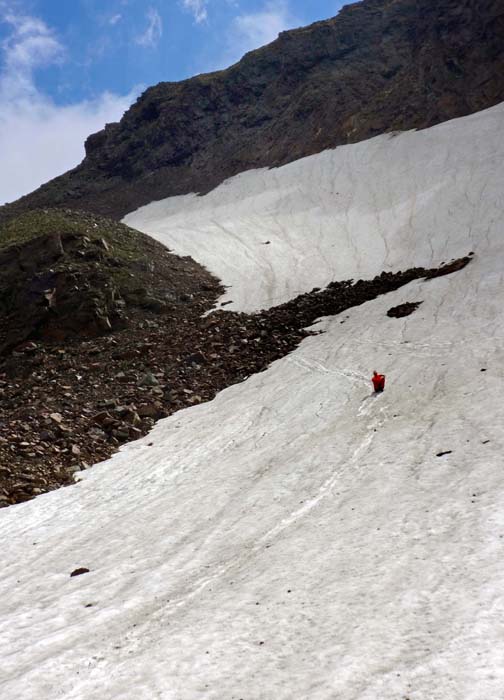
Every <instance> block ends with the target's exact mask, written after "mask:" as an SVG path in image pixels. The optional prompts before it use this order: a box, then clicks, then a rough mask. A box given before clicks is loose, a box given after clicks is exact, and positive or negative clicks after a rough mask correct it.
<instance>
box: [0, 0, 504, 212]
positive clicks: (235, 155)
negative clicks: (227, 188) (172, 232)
mask: <svg viewBox="0 0 504 700" xmlns="http://www.w3.org/2000/svg"><path fill="white" fill-rule="evenodd" d="M502 100H504V5H503V3H502V1H501V0H436V2H433V1H432V0H364V1H363V2H360V3H356V4H353V5H349V6H347V7H345V8H343V10H342V11H341V12H340V14H339V15H338V16H337V17H335V18H334V19H330V20H327V21H323V22H317V23H316V24H313V25H311V26H309V27H306V28H302V29H297V30H294V31H289V32H284V33H282V34H280V36H279V38H278V39H277V40H276V41H274V42H273V43H272V44H270V45H268V46H266V47H264V48H262V49H259V50H257V51H253V52H251V53H249V54H247V55H246V56H245V57H244V58H243V59H242V60H241V61H240V62H239V63H237V64H236V65H234V66H232V67H231V68H229V69H227V70H225V71H221V72H218V73H212V74H208V75H200V76H197V77H195V78H192V79H190V80H186V81H183V82H180V83H160V84H159V85H156V86H155V87H152V88H150V89H149V90H147V91H146V92H145V93H144V94H143V95H142V96H141V97H140V99H139V100H138V101H137V103H136V104H135V105H133V106H132V107H131V109H129V110H128V112H127V113H126V114H125V115H124V117H123V119H122V120H121V122H120V123H118V124H109V125H108V126H107V127H106V128H105V129H104V130H103V131H101V132H99V133H98V134H94V135H93V136H90V137H89V138H88V140H87V142H86V158H85V160H84V161H83V163H82V164H81V165H80V166H79V167H77V168H75V169H74V170H72V171H70V172H69V173H67V174H66V175H63V176H62V177H59V178H56V179H55V180H53V181H52V182H50V183H49V184H47V185H45V186H44V187H42V188H40V189H39V190H37V191H36V192H34V193H33V194H31V195H28V196H27V197H24V198H23V199H21V200H20V201H19V202H18V203H16V204H15V205H9V206H7V207H4V208H3V209H2V210H0V218H1V217H4V218H5V217H9V216H12V214H13V213H14V212H16V211H20V210H23V209H26V208H33V207H36V206H46V205H58V206H59V205H72V206H74V207H75V206H77V207H78V208H80V209H86V210H89V211H93V212H98V213H104V214H107V215H111V216H113V217H120V216H122V215H124V214H125V213H126V212H128V211H132V210H134V209H135V208H137V207H138V206H140V205H142V204H145V203H147V202H150V201H152V200H154V199H161V198H163V197H167V196H169V195H176V194H182V193H187V192H193V191H195V192H205V191H208V190H209V189H211V188H213V187H215V186H216V185H218V184H219V183H220V182H222V181H223V180H224V179H225V178H227V177H230V176H232V175H234V174H236V173H239V172H242V171H244V170H247V169H249V168H257V167H263V166H267V167H271V166H278V165H282V164H285V163H287V162H290V161H293V160H295V159H297V158H300V157H302V156H306V155H309V154H313V153H317V152H320V151H322V150H324V149H327V148H333V147H335V146H338V145H340V144H345V143H352V142H356V141H359V140H362V139H366V138H369V137H371V136H374V135H376V134H380V133H383V132H387V131H396V130H404V129H415V128H416V129H421V128H425V127H428V126H432V125H433V124H436V123H439V122H442V121H445V120H447V119H452V118H454V117H460V116H464V115H466V114H469V113H471V112H475V111H478V110H481V109H484V108H487V107H490V106H491V105H494V104H496V103H498V102H500V101H502Z"/></svg>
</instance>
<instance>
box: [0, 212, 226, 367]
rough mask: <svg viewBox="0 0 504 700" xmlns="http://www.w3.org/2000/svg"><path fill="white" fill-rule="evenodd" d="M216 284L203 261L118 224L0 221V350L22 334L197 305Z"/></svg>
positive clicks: (74, 217) (204, 303)
mask: <svg viewBox="0 0 504 700" xmlns="http://www.w3.org/2000/svg"><path fill="white" fill-rule="evenodd" d="M2 236H3V239H2ZM2 246H3V247H2ZM220 290H221V287H220V285H219V283H218V282H217V281H216V280H215V279H214V278H213V277H212V276H211V275H210V274H209V273H208V272H207V271H206V270H204V269H203V268H202V267H201V266H200V265H197V264H196V263H195V262H194V261H192V260H190V259H189V258H179V257H177V256H175V255H172V254H170V253H169V251H168V250H167V249H166V248H164V246H162V245H160V244H159V243H156V242H155V241H154V240H152V239H151V238H149V237H148V236H145V235H144V234H140V233H139V232H137V231H133V230H132V229H129V228H128V227H126V226H123V225H122V224H117V223H115V222H111V221H108V220H105V219H103V218H102V217H97V216H92V215H88V214H83V213H76V212H73V211H69V210H66V211H59V212H55V211H49V210H46V211H34V212H30V213H29V214H25V215H24V216H23V217H21V218H20V219H14V220H12V221H11V222H9V226H7V227H5V228H3V229H2V228H1V227H0V356H1V355H2V354H4V353H5V352H6V351H9V350H12V349H13V348H16V346H19V345H20V344H21V343H22V342H23V341H26V340H40V339H44V340H51V341H57V342H66V341H68V340H71V339H74V338H75V339H77V338H80V339H84V338H92V337H95V336H98V335H102V334H103V333H108V332H110V331H112V330H117V329H120V328H126V327H127V326H128V325H129V322H130V320H131V317H132V314H133V315H134V314H135V313H139V314H141V315H142V314H143V315H145V316H146V317H148V315H149V313H154V314H163V313H170V311H171V310H172V309H173V307H174V306H177V305H180V304H185V303H187V300H190V301H191V303H192V304H193V305H194V304H195V305H196V307H197V310H198V311H199V312H202V311H205V310H206V309H207V308H210V307H211V305H212V303H213V301H214V299H215V298H216V296H217V295H218V293H219V291H220Z"/></svg>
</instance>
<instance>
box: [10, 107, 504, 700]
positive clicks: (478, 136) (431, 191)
mask: <svg viewBox="0 0 504 700" xmlns="http://www.w3.org/2000/svg"><path fill="white" fill-rule="evenodd" d="M503 127H504V107H503V106H499V107H497V108H494V109H492V110H489V111H487V112H484V113H481V114H478V115H474V116H472V117H468V118H465V119H462V120H458V121H456V122H452V123H449V124H445V125H442V126H439V127H436V128H434V129H432V130H430V131H429V132H423V133H418V134H417V133H409V134H403V135H399V136H397V137H395V138H390V137H380V138H379V139H374V140H372V141H370V142H367V143H364V144H359V145H357V146H352V147H348V148H342V149H337V150H336V151H334V152H331V153H324V154H322V155H320V156H314V157H312V158H308V159H305V160H304V161H302V162H299V163H296V164H292V165H290V166H287V167H285V168H282V169H279V170H276V171H273V172H269V173H266V172H259V173H248V174H246V175H244V176H241V177H238V178H236V179H235V180H233V181H231V182H229V183H227V184H226V185H224V186H222V187H221V188H219V190H216V191H215V192H213V193H211V194H210V195H208V196H207V197H204V198H199V199H196V198H182V199H177V200H176V201H172V202H170V201H168V202H164V203H157V204H152V205H150V207H148V208H147V209H144V210H143V211H140V212H138V213H137V214H135V215H133V216H132V217H130V219H129V223H133V222H134V221H136V224H137V226H140V225H141V227H142V228H143V229H144V230H150V229H149V226H150V224H152V226H153V229H152V230H153V231H155V232H156V237H158V238H160V239H161V240H163V241H165V242H167V243H168V244H169V245H171V246H172V247H173V248H175V250H176V251H177V252H184V253H194V254H195V256H196V257H199V259H200V260H202V261H203V262H205V263H206V264H207V265H208V266H209V267H210V268H211V269H212V270H214V271H217V272H218V273H220V274H221V276H222V277H223V280H224V282H225V283H232V284H233V288H232V290H231V292H232V294H231V298H233V299H234V300H235V302H236V305H237V306H239V307H240V308H254V307H255V306H257V305H263V304H265V303H272V302H273V301H276V300H282V299H285V298H286V297H287V296H289V295H290V294H292V293H293V291H294V290H296V291H297V290H298V289H306V288H311V287H312V286H314V285H320V284H323V283H324V282H327V281H329V280H330V279H331V278H332V276H333V275H334V276H335V277H338V278H339V277H349V276H350V277H357V276H361V275H362V276H369V275H371V274H373V273H374V272H377V271H380V270H381V269H382V268H383V267H390V268H391V269H395V268H400V267H402V268H403V269H404V268H405V267H406V266H409V265H411V264H412V263H416V264H437V263H439V262H441V261H442V260H447V259H450V258H452V257H456V256H459V255H462V254H465V253H467V252H469V251H470V250H474V251H475V257H474V261H473V262H472V263H471V264H470V265H469V266H468V267H467V268H465V269H464V270H462V271H460V272H458V273H456V274H453V275H451V276H448V277H442V278H439V279H435V280H432V281H429V282H425V281H418V282H414V283H412V284H410V285H409V286H407V287H404V288H402V289H400V290H398V291H397V292H395V293H393V294H390V295H387V296H384V297H381V298H378V299H376V300H375V301H373V302H370V303H368V304H365V305H362V306H360V307H358V308H355V309H351V310H350V311H349V312H348V313H347V314H345V317H346V316H348V318H345V317H344V318H340V317H336V318H329V319H325V320H323V321H322V322H321V323H320V324H319V327H320V328H323V329H324V330H325V331H326V332H325V333H324V334H322V335H319V336H315V337H310V338H308V339H307V340H305V341H304V342H303V344H302V345H301V347H300V348H299V349H298V350H296V351H295V352H294V353H292V354H291V355H290V356H289V357H286V358H284V359H283V360H280V361H278V362H276V363H275V364H274V365H273V366H272V367H271V368H270V369H269V370H268V371H266V372H264V373H262V374H259V375H256V376H254V377H251V378H250V379H249V380H247V381H246V382H245V383H244V384H241V385H237V386H234V387H231V388H229V389H227V390H226V391H224V392H222V393H221V394H220V395H219V396H218V397H217V398H216V399H215V400H214V401H212V402H211V403H208V404H204V405H200V406H197V407H194V408H191V409H188V410H185V411H182V412H180V413H178V414H176V415H174V416H172V417H171V418H169V419H167V420H164V421H162V422H160V423H159V424H158V425H157V427H156V428H155V429H154V431H153V432H152V433H151V435H149V436H148V437H146V438H144V439H142V440H139V441H138V442H136V443H133V444H130V445H129V446H127V447H126V448H124V449H123V450H122V451H121V452H120V453H119V454H118V455H116V456H115V457H114V458H113V459H112V460H110V461H109V462H107V463H104V464H102V465H99V466H97V467H94V468H93V469H91V470H89V471H87V472H85V473H84V475H83V480H82V481H81V482H80V483H79V484H78V485H76V486H75V487H72V488H68V489H62V490H60V491H58V492H56V493H51V494H47V495H45V496H42V497H39V498H37V499H36V500H35V501H32V502H29V503H26V504H22V505H19V506H14V507H11V508H9V509H7V510H3V511H1V512H0V528H1V533H2V543H3V544H2V570H1V574H0V640H1V642H0V645H1V648H0V658H1V662H0V664H1V671H0V691H1V695H2V697H5V698H9V700H21V699H23V700H26V699H30V700H31V698H36V699H37V700H39V699H40V700H46V699H47V700H53V699H54V698H65V699H66V700H83V699H85V700H94V698H101V699H102V700H117V699H121V700H153V699H155V698H159V699H162V700H196V699H197V698H202V699H203V698H204V699H205V700H206V699H212V700H238V699H239V698H243V700H270V699H272V698H275V699H278V700H292V699H293V698H296V699H297V698H299V699H300V700H301V699H303V700H304V699H305V698H306V699H308V698H309V699H310V700H312V699H313V700H329V699H330V700H333V699H336V698H338V700H340V699H341V700H382V699H383V700H389V699H392V698H397V699H398V700H405V699H406V698H409V699H410V700H486V699H487V698H492V700H493V699H494V698H495V699H498V698H503V697H504V665H503V663H502V655H503V634H502V619H503V615H504V594H503V586H502V582H503V575H504V557H503V554H504V551H503V550H504V506H503V503H504V469H503V465H502V451H503V448H504V445H503V442H504V430H503V427H502V426H503V425H504V402H503V400H502V396H503V394H504V377H503V372H502V366H503V362H504V311H503V305H502V298H503V291H504V273H503V270H504V265H503V258H504V237H503V235H502V234H503V230H502V226H503V223H502V222H503V220H504V219H503V209H504V201H503V195H502V182H503V178H504V138H503V134H504V128H503ZM296 169H297V170H296ZM219 192H220V194H219ZM336 192H340V195H338V196H340V197H341V205H339V204H338V202H339V201H340V200H338V199H337V198H336V194H335V193H336ZM219 197H221V199H219ZM339 207H341V208H339ZM263 209H264V212H263ZM163 212H164V213H165V214H163ZM183 212H185V213H183ZM165 215H166V218H165V219H164V220H163V218H162V217H163V216H165ZM184 217H185V218H184ZM206 219H211V220H212V223H211V224H208V223H205V220H206ZM192 229H194V234H192V233H191V231H192ZM211 234H212V235H211ZM200 235H201V236H203V237H204V240H205V244H204V245H203V246H202V255H200V256H198V255H196V253H195V251H196V250H197V249H198V244H197V239H198V236H200ZM263 240H270V241H271V243H270V245H269V246H262V245H260V243H261V241H263ZM331 241H332V243H331ZM331 246H333V247H332V248H331ZM268 256H270V257H268ZM247 271H248V272H247ZM244 272H246V274H245V276H244V281H243V285H242V284H241V282H240V279H241V275H242V274H243V273H244ZM419 300H423V302H424V303H423V304H422V306H421V307H420V308H419V309H418V311H416V312H415V313H414V314H413V315H411V316H408V317H406V318H403V319H391V318H388V317H387V316H386V311H387V309H388V308H389V307H390V306H392V305H395V304H398V303H401V302H403V301H419ZM343 320H344V321H345V322H344V323H342V322H341V321H343ZM375 367H376V368H377V369H379V370H380V371H384V372H385V373H386V374H387V375H388V384H387V389H386V391H385V393H384V394H383V395H381V396H379V397H374V396H371V395H370V394H371V390H370V385H369V380H368V377H369V374H370V371H371V370H372V369H373V368H375ZM482 369H485V370H486V371H485V372H482V371H481V370H482ZM448 451H450V453H449V454H445V455H444V456H441V457H438V456H436V455H437V454H438V453H441V452H448ZM80 566H85V567H87V568H89V569H90V573H87V574H85V575H82V576H79V577H74V578H70V576H69V574H70V572H71V571H72V570H73V569H75V568H76V567H80Z"/></svg>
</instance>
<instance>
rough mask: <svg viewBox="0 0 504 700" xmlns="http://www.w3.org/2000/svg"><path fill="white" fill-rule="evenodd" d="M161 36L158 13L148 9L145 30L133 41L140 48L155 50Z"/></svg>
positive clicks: (161, 21)
mask: <svg viewBox="0 0 504 700" xmlns="http://www.w3.org/2000/svg"><path fill="white" fill-rule="evenodd" d="M162 35H163V20H162V19H161V16H160V14H159V12H158V11H157V10H156V9H154V8H153V7H150V8H149V9H148V11H147V29H146V30H145V32H144V33H143V34H140V36H137V38H136V39H135V41H136V43H137V44H140V46H146V47H148V48H155V47H156V46H157V45H158V43H159V40H160V39H161V37H162Z"/></svg>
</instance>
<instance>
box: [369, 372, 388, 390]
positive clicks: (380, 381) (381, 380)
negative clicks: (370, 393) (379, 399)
mask: <svg viewBox="0 0 504 700" xmlns="http://www.w3.org/2000/svg"><path fill="white" fill-rule="evenodd" d="M371 381H372V382H373V386H374V390H375V391H383V390H384V389H385V375H384V374H374V375H373V376H372V377H371Z"/></svg>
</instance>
